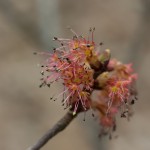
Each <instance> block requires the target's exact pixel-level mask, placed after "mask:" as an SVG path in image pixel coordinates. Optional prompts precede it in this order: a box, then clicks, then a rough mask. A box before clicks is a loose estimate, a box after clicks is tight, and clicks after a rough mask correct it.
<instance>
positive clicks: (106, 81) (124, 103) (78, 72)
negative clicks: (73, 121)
mask: <svg viewBox="0 0 150 150" xmlns="http://www.w3.org/2000/svg"><path fill="white" fill-rule="evenodd" d="M70 30H71V31H72V32H73V34H74V36H73V38H72V39H62V38H57V37H54V39H53V40H54V41H57V42H58V43H59V44H60V47H58V48H54V49H53V53H52V54H51V53H48V54H47V56H48V59H47V61H46V64H44V65H42V66H41V67H42V68H43V69H42V71H41V74H42V75H44V72H45V71H46V72H48V76H46V77H45V76H44V77H42V78H41V80H42V83H41V85H40V87H42V86H44V85H47V86H48V87H51V84H53V83H55V82H56V81H59V80H60V81H61V82H62V84H63V86H64V88H63V91H62V92H61V93H59V94H58V95H57V97H51V99H53V100H54V101H55V100H56V99H59V98H62V104H63V105H65V107H66V108H69V109H70V110H72V112H73V115H76V114H77V113H79V112H82V111H84V112H86V111H87V110H89V109H93V110H94V111H96V112H98V116H99V119H100V124H101V127H102V130H101V131H102V132H101V133H103V134H105V133H111V132H112V131H114V130H115V128H116V115H117V114H118V113H120V114H121V117H126V118H129V117H130V116H131V114H132V109H131V105H132V104H134V102H135V100H136V99H137V96H136V95H137V92H136V89H135V81H136V79H137V75H136V74H135V73H133V69H132V64H123V63H121V62H119V61H118V60H116V59H111V54H110V50H109V49H106V50H103V51H100V46H101V45H102V43H100V44H99V45H96V44H95V42H94V40H93V32H94V30H95V29H90V31H89V32H90V34H89V35H90V37H88V39H86V38H84V37H82V36H78V35H77V34H76V33H75V32H74V31H73V30H72V29H70ZM93 91H97V92H96V93H97V96H96V98H93V97H92V96H91V95H92V93H93Z"/></svg>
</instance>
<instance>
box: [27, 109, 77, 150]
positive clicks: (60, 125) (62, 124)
mask: <svg viewBox="0 0 150 150" xmlns="http://www.w3.org/2000/svg"><path fill="white" fill-rule="evenodd" d="M76 116H77V115H73V114H72V111H68V112H67V113H66V114H65V116H64V117H63V118H61V119H60V120H59V121H58V122H57V123H56V124H55V125H54V126H53V127H52V128H51V129H50V130H48V131H47V132H46V133H45V134H44V135H43V136H42V137H41V138H40V139H39V140H38V141H37V142H36V143H35V144H34V145H33V146H31V147H29V148H28V149H27V150H39V149H40V148H41V147H43V146H44V145H45V144H46V143H47V142H48V141H49V140H50V139H51V138H53V137H54V136H55V135H56V134H57V133H59V132H61V131H62V130H64V129H65V128H66V127H67V126H68V125H69V124H70V122H71V121H72V120H73V119H74V118H75V117H76Z"/></svg>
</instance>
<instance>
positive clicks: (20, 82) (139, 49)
mask: <svg viewBox="0 0 150 150" xmlns="http://www.w3.org/2000/svg"><path fill="white" fill-rule="evenodd" d="M67 25H71V26H72V27H73V29H74V30H75V31H77V33H80V34H83V35H85V36H86V35H87V33H88V29H89V27H91V26H94V27H96V32H95V41H96V42H104V44H105V45H104V46H103V48H102V49H105V48H110V49H111V52H112V57H116V58H118V59H119V60H122V61H123V62H124V63H129V62H133V63H134V68H135V70H136V72H138V74H139V80H138V91H139V100H138V102H137V104H136V105H134V111H135V115H134V116H133V118H132V119H131V121H130V122H127V121H126V120H123V119H119V120H118V129H117V132H116V133H115V134H117V135H119V137H118V138H117V139H113V140H111V141H109V140H108V139H107V138H103V139H99V138H98V133H99V123H98V121H95V120H94V119H93V118H92V117H91V114H90V113H88V114H87V115H86V121H85V122H83V121H82V120H83V114H81V115H80V116H79V117H78V118H77V119H75V120H74V121H73V122H72V123H71V124H70V126H69V127H68V128H67V129H66V130H65V131H63V132H62V133H60V134H59V135H57V136H56V137H55V138H53V139H52V140H51V141H50V142H49V143H48V144H47V145H46V146H45V147H44V148H43V150H48V149H52V150H58V149H64V150H70V149H71V150H76V149H81V150H92V149H93V150H149V149H150V128H149V127H150V119H149V115H150V110H149V108H150V102H149V96H150V94H149V88H150V79H149V75H150V69H149V65H150V58H149V57H150V50H149V49H150V1H149V0H26V1H25V0H0V149H1V150H24V149H26V148H27V147H28V146H30V145H32V144H33V143H34V142H35V141H36V140H37V139H38V138H39V137H40V136H41V135H43V133H45V132H46V130H47V129H49V128H50V127H51V126H52V125H53V124H55V123H56V121H57V120H58V119H59V118H61V117H62V116H63V114H65V111H64V110H63V108H62V107H61V104H60V102H59V101H57V102H50V101H49V97H50V96H52V93H57V92H59V91H61V86H60V85H59V84H57V85H55V86H54V87H53V88H52V89H48V88H42V89H39V88H38V85H39V83H40V82H39V78H40V73H39V72H40V68H38V67H37V64H38V63H40V62H43V61H44V59H45V58H43V56H34V55H33V54H32V53H33V52H34V51H47V50H50V49H51V48H52V47H53V46H54V45H55V43H53V42H52V40H51V39H52V37H53V36H60V37H67V38H69V37H71V35H72V34H71V33H70V32H69V31H68V30H67V29H66V26H67Z"/></svg>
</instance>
